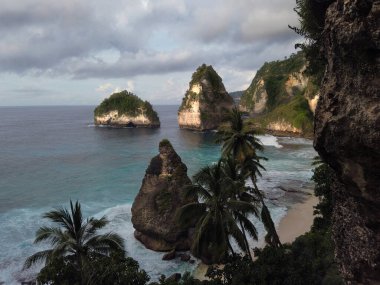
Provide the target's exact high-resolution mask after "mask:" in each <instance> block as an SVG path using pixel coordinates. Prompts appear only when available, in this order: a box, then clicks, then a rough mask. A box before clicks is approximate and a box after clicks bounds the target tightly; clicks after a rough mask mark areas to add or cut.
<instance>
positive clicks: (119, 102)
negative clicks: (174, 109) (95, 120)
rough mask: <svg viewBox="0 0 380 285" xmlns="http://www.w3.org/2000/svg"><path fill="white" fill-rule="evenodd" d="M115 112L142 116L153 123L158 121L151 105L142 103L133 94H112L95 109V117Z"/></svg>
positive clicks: (146, 102) (145, 102)
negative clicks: (142, 114)
mask: <svg viewBox="0 0 380 285" xmlns="http://www.w3.org/2000/svg"><path fill="white" fill-rule="evenodd" d="M113 110H116V111H118V113H119V115H121V114H126V115H129V116H138V115H139V114H141V113H142V111H143V112H144V114H145V115H146V116H147V117H148V118H149V119H150V120H151V121H153V122H157V121H159V119H158V115H157V113H156V112H155V111H154V110H153V107H152V105H151V104H150V103H149V102H148V101H143V100H141V99H140V98H139V97H137V96H136V95H135V94H133V93H131V92H128V91H126V90H125V91H122V92H119V93H114V94H112V95H111V96H110V97H109V98H107V99H104V100H103V102H102V103H101V104H100V105H99V106H98V107H96V108H95V110H94V114H95V116H101V115H103V114H106V113H108V112H110V111H113Z"/></svg>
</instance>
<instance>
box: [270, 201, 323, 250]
mask: <svg viewBox="0 0 380 285" xmlns="http://www.w3.org/2000/svg"><path fill="white" fill-rule="evenodd" d="M317 203H318V198H317V197H315V196H314V195H312V196H310V197H308V198H307V199H305V200H304V201H303V202H300V203H296V204H294V205H292V206H291V207H290V208H289V209H288V212H287V213H286V215H285V216H284V217H283V218H282V219H281V221H280V224H279V226H278V229H277V232H278V235H279V236H280V240H281V242H282V243H291V242H293V241H294V240H295V239H296V238H297V237H298V236H300V235H303V234H304V233H306V232H308V231H309V230H310V228H311V226H312V225H313V220H314V215H313V212H314V206H316V205H317Z"/></svg>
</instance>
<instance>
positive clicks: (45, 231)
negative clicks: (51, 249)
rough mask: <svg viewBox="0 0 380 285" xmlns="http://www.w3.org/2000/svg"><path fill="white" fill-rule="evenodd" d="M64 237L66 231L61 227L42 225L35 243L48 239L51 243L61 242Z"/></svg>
mask: <svg viewBox="0 0 380 285" xmlns="http://www.w3.org/2000/svg"><path fill="white" fill-rule="evenodd" d="M63 237H64V233H63V232H62V230H61V229H59V228H54V227H40V228H39V229H38V230H37V232H36V238H35V240H34V243H40V242H42V241H48V242H50V244H52V245H55V244H57V243H58V242H60V241H61V240H62V239H63Z"/></svg>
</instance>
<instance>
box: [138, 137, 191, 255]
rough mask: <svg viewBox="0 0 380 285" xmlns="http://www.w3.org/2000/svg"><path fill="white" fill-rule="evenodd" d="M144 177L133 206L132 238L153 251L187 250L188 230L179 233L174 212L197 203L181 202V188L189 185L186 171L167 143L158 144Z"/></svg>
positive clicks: (188, 243)
mask: <svg viewBox="0 0 380 285" xmlns="http://www.w3.org/2000/svg"><path fill="white" fill-rule="evenodd" d="M159 152H160V153H159V155H157V156H155V157H154V158H153V159H152V160H151V162H150V164H149V166H148V168H147V170H146V173H145V177H144V180H143V182H142V185H141V188H140V191H139V193H138V195H137V196H136V199H135V201H134V202H133V205H132V223H133V226H134V228H135V229H136V231H135V237H136V239H138V240H139V241H140V242H142V243H143V244H144V245H145V246H146V247H147V248H149V249H152V250H155V251H170V250H173V249H175V250H188V249H189V248H190V245H191V240H190V234H189V230H183V229H180V228H179V227H178V226H177V224H176V221H175V215H176V211H177V210H178V209H179V208H180V207H181V206H183V205H185V204H187V203H188V202H191V201H196V199H195V198H194V200H193V199H187V200H185V199H184V198H183V190H184V186H185V185H188V184H190V183H191V181H190V179H189V177H188V176H187V167H186V165H185V164H184V163H183V162H182V161H181V158H180V157H179V156H178V154H177V153H176V152H175V150H174V149H173V147H172V145H171V144H170V142H169V141H168V140H163V141H161V142H160V146H159Z"/></svg>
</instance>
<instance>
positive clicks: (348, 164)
mask: <svg viewBox="0 0 380 285" xmlns="http://www.w3.org/2000/svg"><path fill="white" fill-rule="evenodd" d="M330 2H331V4H330V5H329V7H328V9H327V12H326V15H325V24H324V29H323V33H322V38H321V40H322V48H323V54H324V55H325V56H326V58H327V68H326V72H325V75H324V79H323V81H322V88H321V95H320V99H319V103H318V106H317V109H316V112H315V139H314V146H315V148H316V150H317V151H318V153H319V154H320V155H321V156H322V157H323V159H324V160H326V161H327V162H328V163H329V165H330V166H331V167H332V168H333V169H334V170H335V172H336V174H337V177H338V180H337V181H336V185H335V187H334V191H333V198H334V211H333V229H332V233H333V239H334V242H335V246H336V259H337V261H338V264H339V267H340V271H341V273H342V274H343V276H344V278H345V279H346V281H347V283H348V284H380V90H379V89H380V74H379V62H380V61H379V60H380V58H379V54H380V53H379V48H380V37H379V35H380V29H379V21H380V20H379V19H380V1H378V0H377V1H375V0H374V1H371V0H369V1H356V0H337V1H330Z"/></svg>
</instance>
